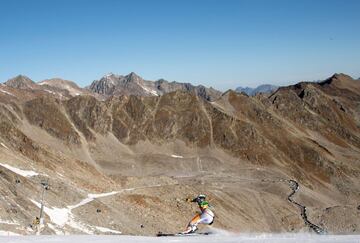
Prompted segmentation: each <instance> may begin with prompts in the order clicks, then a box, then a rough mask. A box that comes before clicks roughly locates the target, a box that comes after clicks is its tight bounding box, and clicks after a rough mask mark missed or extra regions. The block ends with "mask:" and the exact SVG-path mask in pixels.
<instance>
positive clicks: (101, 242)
mask: <svg viewBox="0 0 360 243" xmlns="http://www.w3.org/2000/svg"><path fill="white" fill-rule="evenodd" d="M0 242H2V243H25V242H36V243H52V242H61V243H88V242H93V243H121V242H130V243H145V242H149V243H152V242H153V243H165V242H178V243H182V242H184V243H185V242H186V243H215V242H223V243H235V242H236V243H238V242H243V243H245V242H249V243H288V242H298V243H315V242H316V243H329V242H333V243H359V242H360V235H323V236H319V235H310V234H257V235H255V234H253V235H246V234H240V235H222V234H220V235H211V236H186V237H143V236H100V235H98V236H95V235H91V236H89V235H74V236H0Z"/></svg>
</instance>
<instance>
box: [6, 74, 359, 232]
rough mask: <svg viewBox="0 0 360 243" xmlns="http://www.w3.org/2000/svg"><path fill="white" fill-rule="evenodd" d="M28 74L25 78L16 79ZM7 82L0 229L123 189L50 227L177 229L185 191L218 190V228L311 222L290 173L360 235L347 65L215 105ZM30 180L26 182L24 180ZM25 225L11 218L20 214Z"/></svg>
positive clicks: (312, 203)
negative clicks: (316, 79) (342, 70)
mask: <svg viewBox="0 0 360 243" xmlns="http://www.w3.org/2000/svg"><path fill="white" fill-rule="evenodd" d="M17 85H18V83H17ZM20 86H21V87H22V88H21V89H20V88H18V87H8V86H0V89H2V90H4V91H6V92H8V93H11V95H9V94H7V93H6V92H0V142H1V145H0V163H1V164H7V165H11V166H13V167H16V168H20V169H22V170H33V171H36V172H38V173H39V175H37V176H32V177H23V176H21V175H18V174H16V173H14V172H13V171H11V170H9V169H7V168H6V167H5V166H2V165H0V185H1V187H0V194H1V196H2V197H1V198H2V199H1V200H0V209H1V210H0V229H1V230H10V231H13V232H17V233H21V234H32V233H33V232H32V231H31V230H29V229H28V228H27V226H28V225H29V224H30V223H31V222H32V221H33V219H34V217H35V216H37V215H38V211H39V209H38V208H37V206H36V205H35V204H34V203H33V202H31V200H34V201H36V202H40V195H41V186H40V184H39V183H40V182H41V181H42V180H48V181H49V183H50V190H49V191H47V193H46V200H45V201H46V203H45V206H46V207H48V208H62V209H66V208H67V206H70V205H76V204H78V203H79V202H81V201H82V200H83V199H85V198H87V197H88V195H87V194H89V193H90V194H96V193H106V192H112V191H116V192H118V193H114V194H112V195H108V196H104V197H99V198H95V199H94V200H93V201H89V202H88V203H84V204H83V205H81V206H79V207H76V208H74V209H73V210H72V211H71V213H72V217H73V218H72V220H73V221H75V222H76V223H77V226H79V225H81V227H82V228H81V227H77V226H74V223H72V222H71V220H70V219H69V220H68V221H67V222H66V223H65V225H57V224H56V222H54V221H51V220H52V219H51V218H50V217H49V216H51V215H49V214H48V213H47V214H46V217H45V223H46V224H45V228H44V229H43V233H49V234H54V233H56V232H57V233H59V232H60V233H61V232H62V233H64V232H69V233H101V231H99V230H97V229H96V228H95V227H94V226H101V227H107V228H111V229H114V230H118V231H121V232H123V233H124V234H140V235H152V234H155V233H156V232H157V231H163V232H167V231H169V232H177V231H180V230H182V229H183V228H184V226H185V225H186V224H187V222H188V221H189V220H190V219H191V217H192V216H193V214H194V213H195V212H196V205H191V204H189V203H186V202H185V200H184V199H185V198H186V197H189V196H195V195H197V194H199V193H205V194H207V195H208V197H209V200H210V203H211V204H212V205H213V206H214V212H215V214H216V219H215V223H214V225H213V226H212V227H218V228H223V229H227V230H232V231H238V232H300V231H308V230H309V229H308V228H307V226H306V225H304V222H303V221H302V218H301V216H300V212H299V209H298V208H297V207H295V206H294V205H293V204H291V203H290V202H289V201H287V196H288V195H289V194H290V193H291V189H290V187H289V184H288V182H287V180H289V179H294V180H296V181H298V182H299V184H300V191H299V192H298V193H297V194H296V196H294V198H295V200H296V201H297V202H299V203H301V204H303V205H305V206H306V207H307V210H308V218H309V220H311V222H312V223H314V224H316V225H319V226H321V227H323V228H325V229H326V230H327V231H328V232H331V233H353V232H356V233H359V232H360V219H359V217H357V216H356V215H358V214H359V210H358V208H357V207H358V205H359V204H360V191H359V185H360V180H359V175H360V163H359V158H360V156H359V155H360V123H359V122H360V119H359V118H360V83H359V81H356V80H353V79H351V78H350V77H349V76H346V75H343V74H336V75H334V76H332V77H331V78H329V79H327V80H325V81H324V82H320V83H310V82H303V83H299V84H297V85H293V86H288V87H282V88H280V89H278V90H277V91H276V92H275V93H273V94H271V95H257V96H254V97H248V96H247V95H244V94H238V93H235V92H233V91H229V92H226V93H224V94H223V95H222V96H221V98H220V99H218V100H216V101H213V102H208V101H206V100H204V99H200V98H199V96H198V95H197V94H196V93H195V92H184V91H176V92H171V93H167V94H164V95H163V96H159V97H157V96H155V97H140V96H120V97H110V98H109V99H107V100H105V101H102V100H99V99H96V97H93V96H88V95H79V96H75V97H65V98H64V97H63V98H61V99H60V98H58V97H57V96H55V95H51V93H49V92H44V91H42V90H33V89H26V87H25V88H24V87H23V86H22V85H20ZM18 180H19V181H20V182H19V181H18ZM5 221H9V222H14V223H16V224H9V222H7V223H6V222H5Z"/></svg>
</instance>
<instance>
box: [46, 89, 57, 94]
mask: <svg viewBox="0 0 360 243" xmlns="http://www.w3.org/2000/svg"><path fill="white" fill-rule="evenodd" d="M45 91H46V92H48V93H50V94H53V95H56V93H55V92H54V91H51V90H48V89H45Z"/></svg>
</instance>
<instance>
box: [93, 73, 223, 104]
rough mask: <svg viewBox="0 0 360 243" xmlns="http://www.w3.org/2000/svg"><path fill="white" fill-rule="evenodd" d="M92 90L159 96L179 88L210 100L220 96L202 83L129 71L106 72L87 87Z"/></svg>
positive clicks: (105, 92)
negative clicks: (152, 77)
mask: <svg viewBox="0 0 360 243" xmlns="http://www.w3.org/2000/svg"><path fill="white" fill-rule="evenodd" d="M88 89H89V90H91V91H92V92H95V93H98V94H102V95H106V96H111V95H115V96H119V95H136V96H159V95H163V94H166V93H169V92H173V91H177V90H181V91H190V92H195V93H196V94H197V95H199V96H200V97H202V98H203V99H205V100H208V101H212V100H215V99H217V98H219V97H220V95H221V92H220V91H217V90H215V89H213V88H206V87H204V86H202V85H199V86H193V85H192V84H190V83H178V82H168V81H166V80H164V79H160V80H158V81H155V82H153V81H147V80H144V79H143V78H141V77H140V76H138V75H136V74H135V73H130V74H128V75H126V76H122V75H115V74H108V75H106V76H104V77H102V78H101V79H100V80H95V81H94V82H93V83H92V84H91V85H90V86H89V87H88Z"/></svg>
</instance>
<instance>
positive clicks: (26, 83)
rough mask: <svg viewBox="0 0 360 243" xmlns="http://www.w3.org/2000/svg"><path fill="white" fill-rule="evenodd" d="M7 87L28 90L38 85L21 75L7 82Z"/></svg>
mask: <svg viewBox="0 0 360 243" xmlns="http://www.w3.org/2000/svg"><path fill="white" fill-rule="evenodd" d="M5 85H7V86H9V87H13V88H19V89H26V88H32V86H33V85H36V83H35V82H34V81H32V80H31V79H30V78H28V77H27V76H25V75H21V74H20V75H18V76H16V77H14V78H11V79H9V80H8V81H6V82H5Z"/></svg>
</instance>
